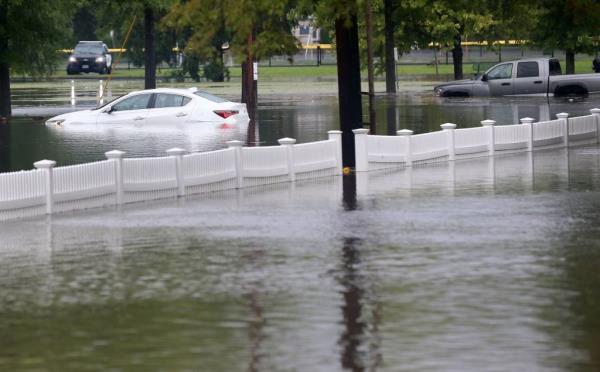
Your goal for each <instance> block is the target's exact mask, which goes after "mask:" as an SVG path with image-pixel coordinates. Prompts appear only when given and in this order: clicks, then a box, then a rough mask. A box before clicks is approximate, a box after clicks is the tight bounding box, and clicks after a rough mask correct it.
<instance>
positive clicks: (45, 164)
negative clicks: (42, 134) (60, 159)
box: [33, 159, 56, 169]
mask: <svg viewBox="0 0 600 372" xmlns="http://www.w3.org/2000/svg"><path fill="white" fill-rule="evenodd" d="M55 165H56V162H55V161H54V160H47V159H44V160H40V161H36V162H35V163H33V166H34V167H36V168H38V169H40V168H52V167H54V166H55Z"/></svg>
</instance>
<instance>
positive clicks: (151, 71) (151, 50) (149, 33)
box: [144, 6, 156, 89]
mask: <svg viewBox="0 0 600 372" xmlns="http://www.w3.org/2000/svg"><path fill="white" fill-rule="evenodd" d="M144 66H145V67H144V89H154V88H156V53H155V46H154V11H153V10H152V8H151V7H149V6H146V7H145V8H144Z"/></svg>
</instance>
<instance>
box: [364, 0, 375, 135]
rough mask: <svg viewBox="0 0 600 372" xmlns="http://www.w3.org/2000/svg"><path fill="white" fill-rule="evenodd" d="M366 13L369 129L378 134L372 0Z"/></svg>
mask: <svg viewBox="0 0 600 372" xmlns="http://www.w3.org/2000/svg"><path fill="white" fill-rule="evenodd" d="M365 8H366V9H365V13H366V15H367V17H366V18H367V19H366V21H367V22H366V26H367V74H368V80H369V128H370V132H371V134H375V133H376V128H377V118H376V114H375V83H374V79H375V76H374V75H375V73H374V71H373V10H372V7H371V0H366V1H365Z"/></svg>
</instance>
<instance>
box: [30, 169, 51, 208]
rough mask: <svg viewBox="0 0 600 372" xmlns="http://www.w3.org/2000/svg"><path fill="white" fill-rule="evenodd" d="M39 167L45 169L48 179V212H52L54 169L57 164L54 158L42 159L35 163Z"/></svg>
mask: <svg viewBox="0 0 600 372" xmlns="http://www.w3.org/2000/svg"><path fill="white" fill-rule="evenodd" d="M33 166H34V167H36V168H37V169H43V170H44V174H45V177H44V178H45V179H46V214H52V210H53V209H54V177H53V169H52V168H54V166H56V162H55V161H54V160H40V161H36V162H35V163H33Z"/></svg>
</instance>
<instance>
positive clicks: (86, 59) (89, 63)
mask: <svg viewBox="0 0 600 372" xmlns="http://www.w3.org/2000/svg"><path fill="white" fill-rule="evenodd" d="M111 69H112V57H111V55H110V53H109V51H108V47H107V46H106V44H104V43H103V42H101V41H80V42H79V43H77V45H76V46H75V49H74V50H73V54H71V55H70V56H69V64H68V65H67V74H69V75H74V74H79V73H80V72H85V73H88V72H97V73H99V74H107V73H110V72H111Z"/></svg>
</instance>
